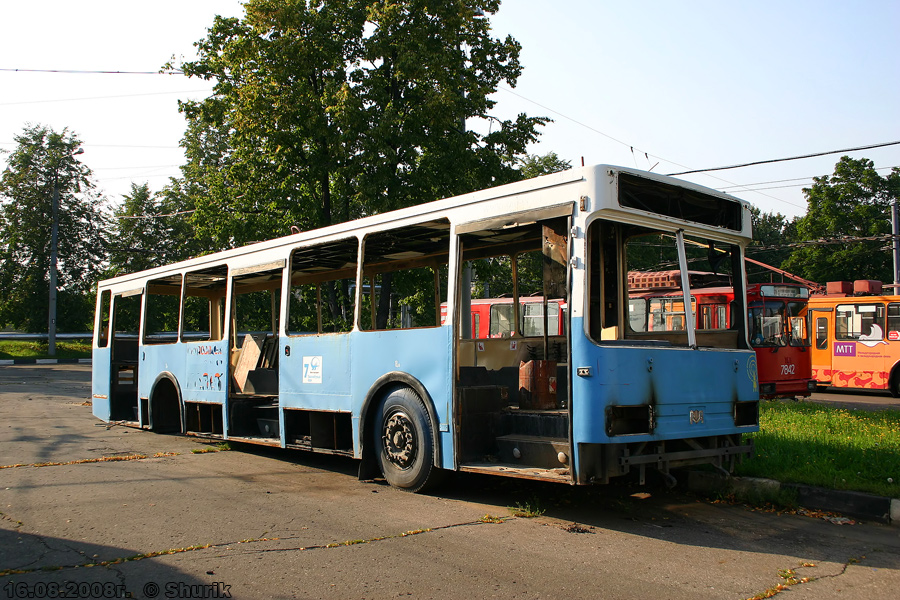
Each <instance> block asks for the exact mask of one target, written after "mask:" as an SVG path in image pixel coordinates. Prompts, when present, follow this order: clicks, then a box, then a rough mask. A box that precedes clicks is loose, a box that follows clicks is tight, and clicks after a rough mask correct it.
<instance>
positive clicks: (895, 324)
mask: <svg viewBox="0 0 900 600" xmlns="http://www.w3.org/2000/svg"><path fill="white" fill-rule="evenodd" d="M887 310H888V312H887V328H888V333H887V338H888V339H889V340H896V339H900V303H898V302H891V303H890V304H888V309H887ZM892 334H893V335H892Z"/></svg>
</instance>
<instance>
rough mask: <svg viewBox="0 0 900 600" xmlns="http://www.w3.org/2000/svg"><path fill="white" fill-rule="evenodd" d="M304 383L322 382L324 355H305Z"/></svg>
mask: <svg viewBox="0 0 900 600" xmlns="http://www.w3.org/2000/svg"><path fill="white" fill-rule="evenodd" d="M303 383H322V357H321V356H304V357H303Z"/></svg>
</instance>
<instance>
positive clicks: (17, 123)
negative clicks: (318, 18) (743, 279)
mask: <svg viewBox="0 0 900 600" xmlns="http://www.w3.org/2000/svg"><path fill="white" fill-rule="evenodd" d="M215 15H222V16H234V17H240V16H242V15H243V8H242V5H241V2H239V1H238V0H189V1H184V0H179V1H175V0H155V1H154V2H123V1H122V0H80V1H79V2H72V1H71V0H31V1H29V2H16V1H13V0H0V151H2V150H7V151H9V150H12V149H13V148H14V147H15V136H17V135H20V134H21V133H22V131H23V130H24V128H25V127H26V126H28V125H45V126H49V127H51V128H53V129H54V130H56V131H62V130H63V129H66V128H67V129H68V130H69V131H70V132H72V133H74V134H76V135H77V136H78V137H79V138H80V139H81V141H82V142H83V147H84V150H85V152H84V154H83V155H80V156H79V157H78V158H79V159H80V160H81V161H82V162H83V163H85V165H87V166H88V167H90V168H91V169H92V170H93V172H94V178H95V181H96V182H97V185H98V188H99V190H100V191H101V193H103V194H104V195H106V196H108V197H109V198H110V199H111V200H112V201H113V202H118V201H120V200H121V197H122V194H127V193H129V192H130V190H131V184H132V183H137V184H141V183H148V184H149V185H150V188H151V190H153V191H156V190H158V189H160V188H162V187H163V186H164V185H165V184H166V183H167V182H168V178H169V177H177V176H179V174H180V171H179V169H178V167H179V166H180V165H181V164H182V163H183V161H184V154H183V152H182V150H181V149H180V148H179V145H178V144H179V141H180V140H181V138H182V136H183V134H184V130H185V122H184V118H183V117H182V115H181V114H180V113H179V112H178V100H179V99H181V100H186V99H201V98H203V97H205V96H207V95H208V94H209V93H210V90H211V89H212V85H211V84H210V83H209V82H204V81H200V80H196V79H190V78H187V77H185V76H183V75H159V74H149V75H132V74H89V73H83V71H128V72H154V73H155V72H157V71H159V70H160V68H161V67H162V65H163V64H165V63H166V62H168V61H169V60H170V59H172V58H173V57H175V59H176V61H177V60H180V59H185V60H190V59H191V58H193V57H194V56H195V54H194V51H195V49H194V43H195V42H197V41H198V40H200V39H202V38H203V37H204V35H205V33H206V30H207V28H208V27H210V26H211V25H212V23H213V19H214V16H215ZM488 18H490V21H491V24H492V28H493V33H494V36H495V37H505V36H507V35H511V36H512V37H514V38H515V39H516V40H517V41H518V42H520V43H521V45H522V53H521V57H520V58H521V63H522V66H523V72H522V75H521V77H520V78H519V80H518V81H517V82H516V86H515V87H514V88H512V87H510V86H509V85H508V84H503V85H502V86H501V88H500V89H499V90H498V92H497V94H496V95H495V97H494V98H495V99H496V100H497V105H496V107H495V108H494V110H493V113H492V114H493V116H496V117H498V118H502V119H507V118H514V117H515V115H516V114H518V113H520V112H525V113H527V114H529V115H532V116H547V117H550V118H552V119H553V122H552V123H549V124H548V125H546V126H545V127H543V128H542V129H541V132H542V135H541V138H540V140H539V142H538V143H537V144H535V145H533V146H532V147H530V148H529V153H531V154H546V153H548V152H556V153H557V154H558V155H559V156H560V157H561V158H563V159H565V160H568V161H570V162H571V163H572V165H573V166H580V165H581V164H582V161H583V162H584V164H588V165H589V164H597V163H603V164H614V165H624V166H628V167H637V168H640V169H645V170H652V171H654V172H656V173H664V174H672V173H679V172H682V171H687V170H694V169H707V168H713V167H722V166H731V165H736V164H743V163H748V162H756V161H764V160H772V159H780V158H790V157H795V156H801V155H808V154H817V153H825V152H832V151H836V150H846V149H851V148H857V147H862V146H871V145H875V144H884V143H890V142H897V141H900V35H897V31H896V29H897V25H898V23H900V2H897V1H896V0H860V1H859V2H853V3H849V2H843V1H838V0H818V1H805V0H795V1H791V2H784V0H780V1H769V0H760V1H757V2H752V3H749V2H722V1H700V0H684V1H682V2H671V1H668V2H667V1H662V0H644V1H643V2H623V1H622V0H557V1H555V2H549V1H547V0H505V1H504V2H503V3H502V4H501V6H500V10H499V12H498V13H497V14H495V15H488ZM35 71H57V72H49V73H48V72H35ZM58 71H82V72H81V73H66V72H58ZM473 126H474V127H477V126H478V125H477V124H473ZM843 155H849V156H851V157H853V158H862V157H865V158H868V159H871V160H872V161H873V162H874V163H875V167H876V168H878V169H879V173H880V174H882V175H886V174H887V173H889V171H890V168H891V167H895V166H900V144H895V145H891V146H886V147H882V148H872V149H867V150H860V151H854V152H844V153H836V154H828V155H825V156H820V157H816V158H808V159H804V160H793V161H785V162H778V163H772V164H767V165H760V166H754V167H745V168H739V169H729V170H722V171H715V172H710V173H703V174H692V175H684V176H683V177H684V178H685V179H689V180H691V181H694V182H697V183H700V184H702V185H706V186H709V187H711V188H714V189H718V190H723V191H727V192H729V193H732V194H734V195H736V196H738V197H740V198H743V199H745V200H748V201H749V202H751V203H752V204H754V205H755V206H757V207H759V208H760V209H761V210H762V211H764V212H773V213H774V212H777V213H781V214H783V215H785V216H786V217H789V218H790V217H794V216H798V215H801V216H802V215H803V214H805V212H806V201H805V198H804V196H803V192H802V189H803V187H804V186H809V185H810V184H811V183H812V177H814V176H822V175H830V174H832V173H833V171H834V165H835V163H836V162H837V161H838V160H839V159H840V157H841V156H843ZM4 167H5V161H4V160H3V157H2V156H0V168H4Z"/></svg>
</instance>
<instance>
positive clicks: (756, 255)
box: [747, 206, 797, 283]
mask: <svg viewBox="0 0 900 600" xmlns="http://www.w3.org/2000/svg"><path fill="white" fill-rule="evenodd" d="M750 218H751V221H752V224H753V242H752V243H751V244H750V245H749V246H748V247H747V258H752V259H755V260H758V261H760V262H763V263H766V264H767V265H771V266H773V267H776V268H779V269H780V268H781V267H782V263H784V261H785V260H786V259H787V258H788V257H789V256H790V255H791V252H792V248H791V243H792V242H793V241H795V240H796V235H797V233H796V231H797V225H796V219H795V220H793V221H788V220H787V219H786V218H785V216H784V215H782V214H781V213H778V212H775V213H768V212H762V211H761V210H759V208H757V207H755V206H752V207H750ZM773 277H776V275H775V273H774V271H772V270H771V269H766V268H765V267H761V266H758V265H754V264H752V263H748V264H747V278H748V280H749V281H750V283H765V282H768V281H773Z"/></svg>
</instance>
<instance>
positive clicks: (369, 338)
mask: <svg viewBox="0 0 900 600" xmlns="http://www.w3.org/2000/svg"><path fill="white" fill-rule="evenodd" d="M351 337H352V344H353V357H354V369H353V372H352V373H350V380H351V392H352V396H353V400H354V401H353V417H354V421H353V422H354V436H355V437H356V438H357V439H358V438H359V431H358V425H359V420H358V419H359V416H360V410H361V403H362V401H363V400H364V399H365V397H366V394H367V393H368V392H369V390H370V389H371V387H372V385H373V384H374V383H375V381H376V380H378V379H379V378H380V377H382V376H383V375H385V374H387V373H391V372H402V373H406V374H408V375H410V376H412V377H413V378H414V379H416V380H418V381H419V382H421V384H422V385H423V386H424V387H425V390H426V391H427V392H428V394H429V395H430V396H431V401H432V402H433V406H434V411H435V414H436V416H437V420H438V422H437V423H435V429H436V431H435V435H436V436H437V440H438V444H439V448H440V450H439V451H440V455H441V466H442V467H444V468H446V469H452V468H453V456H454V451H453V427H451V425H450V424H451V423H452V422H453V421H452V419H453V415H452V411H453V399H452V395H451V389H452V368H451V367H452V361H451V348H452V342H451V335H450V328H449V327H433V328H427V329H406V330H401V331H358V332H354V333H352V334H351Z"/></svg>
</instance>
